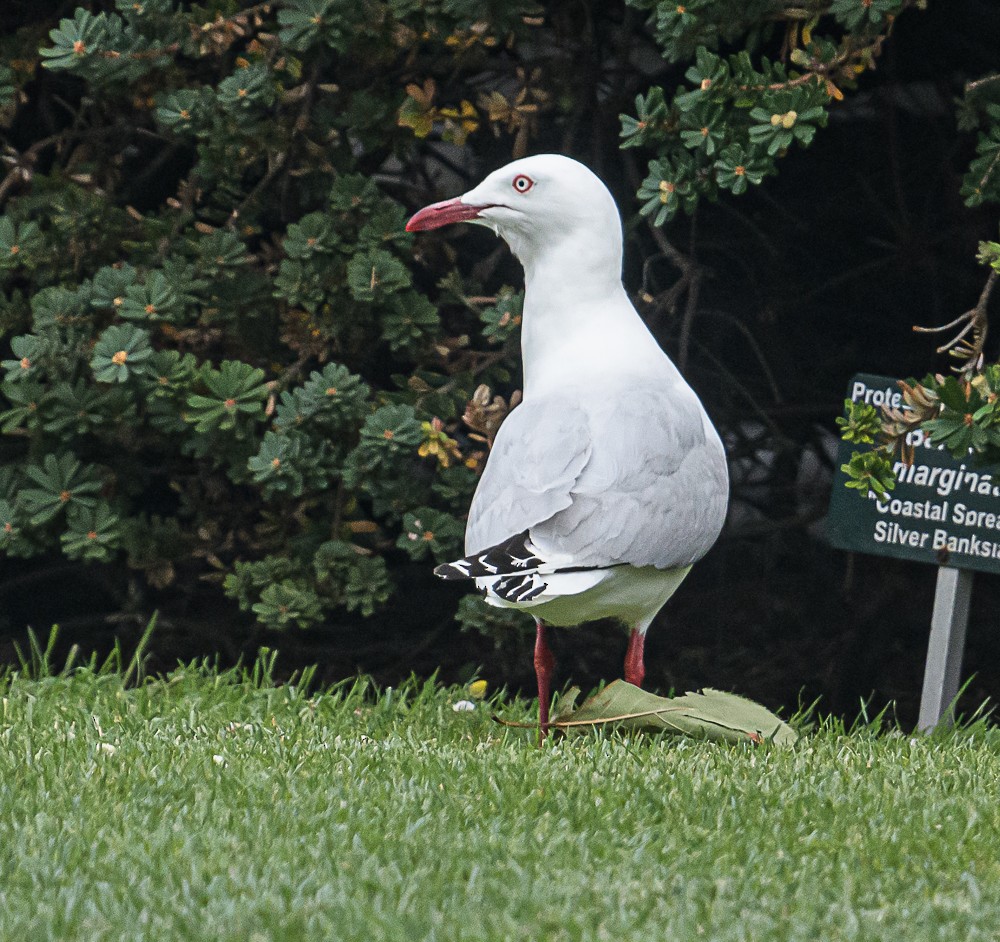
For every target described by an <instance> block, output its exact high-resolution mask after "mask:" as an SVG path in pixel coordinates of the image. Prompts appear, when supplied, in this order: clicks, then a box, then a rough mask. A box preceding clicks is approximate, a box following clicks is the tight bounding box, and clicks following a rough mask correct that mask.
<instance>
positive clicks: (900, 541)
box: [875, 520, 943, 549]
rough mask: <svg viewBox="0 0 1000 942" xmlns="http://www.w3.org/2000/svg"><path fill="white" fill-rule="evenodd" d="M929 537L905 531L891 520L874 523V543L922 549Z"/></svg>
mask: <svg viewBox="0 0 1000 942" xmlns="http://www.w3.org/2000/svg"><path fill="white" fill-rule="evenodd" d="M941 532H943V531H941ZM929 537H930V534H929V533H921V532H920V531H919V530H907V529H905V528H904V527H901V526H900V525H899V524H898V523H896V522H895V521H892V520H878V521H876V523H875V542H876V543H890V544H895V545H896V546H915V547H919V548H921V549H922V548H923V547H925V546H926V545H927V540H928V538H929Z"/></svg>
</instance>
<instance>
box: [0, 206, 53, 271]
mask: <svg viewBox="0 0 1000 942" xmlns="http://www.w3.org/2000/svg"><path fill="white" fill-rule="evenodd" d="M44 247H45V238H44V236H43V235H42V230H41V229H40V228H39V227H38V223H37V222H22V223H20V224H19V225H15V224H14V222H13V220H12V219H11V218H10V217H9V216H0V271H2V270H4V269H14V268H20V267H22V266H23V267H32V266H33V265H36V264H38V262H39V258H38V257H37V256H38V254H39V253H40V252H41V251H42V249H44Z"/></svg>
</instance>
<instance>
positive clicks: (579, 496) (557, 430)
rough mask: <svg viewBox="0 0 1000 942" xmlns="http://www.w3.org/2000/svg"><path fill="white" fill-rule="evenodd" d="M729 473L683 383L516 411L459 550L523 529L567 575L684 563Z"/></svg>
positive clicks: (713, 522)
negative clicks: (572, 569)
mask: <svg viewBox="0 0 1000 942" xmlns="http://www.w3.org/2000/svg"><path fill="white" fill-rule="evenodd" d="M727 501H728V476H727V471H726V461H725V454H724V452H723V449H722V445H721V442H720V441H719V439H718V436H717V435H716V433H715V431H714V429H713V428H712V427H711V425H710V424H709V422H708V419H707V416H705V414H704V411H703V409H702V408H701V404H700V402H699V401H698V399H697V397H696V396H695V395H694V393H693V392H692V391H691V390H690V388H689V387H687V385H686V384H681V385H679V386H674V387H673V388H664V387H662V386H659V385H656V386H653V385H650V386H646V387H644V386H641V385H638V384H637V385H636V387H633V388H631V389H628V390H622V391H621V392H620V394H618V395H606V396H604V397H602V398H597V397H595V396H593V395H592V394H588V395H587V396H586V397H585V398H582V399H577V400H574V401H572V402H571V401H570V400H568V399H565V398H563V397H551V398H545V399H542V400H541V401H540V402H537V403H532V404H531V406H530V407H529V404H528V403H527V402H525V403H523V404H522V405H520V406H518V408H517V409H515V410H514V411H513V412H512V413H511V414H510V416H508V418H507V420H506V421H505V422H504V424H503V425H502V426H501V428H500V433H499V435H498V436H497V440H496V442H495V444H494V447H493V452H492V453H491V455H490V459H489V461H488V462H487V465H486V470H485V472H484V474H483V478H482V481H481V482H480V485H479V489H478V490H477V491H476V496H475V498H474V500H473V504H472V509H471V511H470V515H469V526H468V530H467V533H466V552H467V553H476V552H480V551H482V550H484V549H486V548H488V547H490V546H493V545H495V544H497V543H499V542H501V541H502V540H504V539H508V538H509V537H511V536H512V535H514V534H516V533H520V532H521V531H523V530H528V531H529V534H530V539H531V542H532V544H533V546H534V547H535V548H536V551H537V552H538V553H539V554H541V555H543V556H545V557H546V558H549V559H559V560H560V561H562V562H563V565H567V566H595V567H596V566H610V565H617V564H621V563H629V564H631V565H634V566H647V565H651V566H657V567H658V568H661V569H669V568H675V567H678V566H687V565H690V564H691V563H693V562H695V561H696V560H698V559H700V558H701V557H702V556H703V555H704V554H705V553H706V552H707V551H708V549H709V548H710V547H711V545H712V544H713V543H714V542H715V539H716V537H717V536H718V534H719V531H720V530H721V528H722V523H723V520H724V518H725V513H726V504H727Z"/></svg>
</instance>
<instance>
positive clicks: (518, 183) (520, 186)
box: [511, 173, 535, 193]
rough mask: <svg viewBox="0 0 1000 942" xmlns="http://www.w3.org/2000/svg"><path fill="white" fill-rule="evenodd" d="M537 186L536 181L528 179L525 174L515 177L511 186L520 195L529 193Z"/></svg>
mask: <svg viewBox="0 0 1000 942" xmlns="http://www.w3.org/2000/svg"><path fill="white" fill-rule="evenodd" d="M534 185H535V181H534V180H532V179H531V177H526V176H525V175H524V174H523V173H519V174H518V175H517V176H516V177H514V182H513V183H511V186H512V187H514V189H515V190H517V192H518V193H527V192H528V190H530V189H531V188H532V187H533V186H534Z"/></svg>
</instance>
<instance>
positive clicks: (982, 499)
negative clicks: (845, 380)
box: [826, 373, 1000, 572]
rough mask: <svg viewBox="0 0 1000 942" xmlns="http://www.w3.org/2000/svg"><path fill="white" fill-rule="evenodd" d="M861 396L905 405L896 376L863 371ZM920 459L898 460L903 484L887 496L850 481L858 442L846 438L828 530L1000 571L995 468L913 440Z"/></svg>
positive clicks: (841, 542) (901, 555)
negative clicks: (846, 468) (848, 467)
mask: <svg viewBox="0 0 1000 942" xmlns="http://www.w3.org/2000/svg"><path fill="white" fill-rule="evenodd" d="M847 395H848V397H849V398H850V399H852V400H853V401H855V402H868V403H870V404H871V405H873V406H876V407H879V406H883V405H888V406H891V407H896V408H904V406H903V396H902V393H901V392H900V391H899V387H898V386H897V385H896V380H894V379H891V378H889V377H887V376H873V375H871V374H868V373H859V374H858V375H857V376H855V377H854V379H852V380H851V384H850V387H849V389H848V393H847ZM907 442H908V443H909V444H912V445H913V446H914V450H913V451H914V458H913V463H912V464H909V465H908V464H906V463H905V462H903V461H901V460H900V461H897V462H896V463H895V468H894V470H895V472H896V481H897V483H896V487H895V489H894V490H892V491H890V492H889V497H888V498H887V499H886V500H878V499H877V498H876V497H875V496H874V495H872V494H870V495H868V497H867V498H865V497H861V496H859V492H858V491H856V490H853V489H849V488H847V487H845V486H844V484H845V482H846V481H847V476H846V475H845V474H844V473H843V472H842V471H840V470H839V468H840V466H841V465H842V464H846V463H847V462H848V461H850V459H851V453H852V452H853V451H855V450H856V446H854V445H851V444H850V443H849V442H841V443H840V451H839V453H838V455H837V468H838V470H837V473H836V474H835V475H834V479H833V493H832V494H831V496H830V512H829V516H828V517H827V526H826V532H827V536H828V537H829V540H830V542H831V543H832V544H833V545H834V546H838V547H840V548H841V549H848V550H855V551H856V552H860V553H875V554H877V555H879V556H894V557H896V558H898V559H912V560H916V561H917V562H922V563H934V564H935V565H938V566H952V567H954V568H957V569H977V570H979V571H980V572H1000V486H997V485H996V484H994V483H993V476H992V474H991V473H990V472H989V471H984V470H982V469H977V468H975V467H973V466H972V463H971V462H966V461H958V460H956V459H955V458H952V456H951V455H950V454H949V453H948V452H947V451H944V450H943V449H941V448H939V447H937V446H935V445H931V444H930V443H929V442H927V441H925V440H924V437H923V434H922V433H921V432H920V431H919V430H918V431H916V432H912V433H911V434H910V436H909V437H908V439H907Z"/></svg>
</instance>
